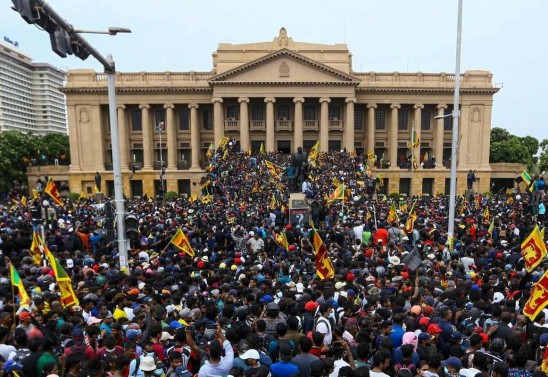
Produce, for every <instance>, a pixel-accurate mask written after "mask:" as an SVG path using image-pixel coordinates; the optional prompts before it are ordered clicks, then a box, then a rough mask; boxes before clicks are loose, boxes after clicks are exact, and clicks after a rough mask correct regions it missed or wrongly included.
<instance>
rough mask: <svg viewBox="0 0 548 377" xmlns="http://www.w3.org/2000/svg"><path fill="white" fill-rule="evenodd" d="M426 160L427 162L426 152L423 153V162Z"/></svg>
mask: <svg viewBox="0 0 548 377" xmlns="http://www.w3.org/2000/svg"><path fill="white" fill-rule="evenodd" d="M427 160H428V152H424V157H423V161H427Z"/></svg>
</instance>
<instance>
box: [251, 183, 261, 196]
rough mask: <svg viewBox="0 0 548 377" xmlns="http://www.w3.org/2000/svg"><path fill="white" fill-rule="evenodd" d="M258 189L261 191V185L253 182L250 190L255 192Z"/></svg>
mask: <svg viewBox="0 0 548 377" xmlns="http://www.w3.org/2000/svg"><path fill="white" fill-rule="evenodd" d="M259 191H261V185H259V182H255V184H254V185H253V188H252V189H251V192H252V193H255V192H259Z"/></svg>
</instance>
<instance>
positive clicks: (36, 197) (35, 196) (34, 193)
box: [32, 189, 40, 200]
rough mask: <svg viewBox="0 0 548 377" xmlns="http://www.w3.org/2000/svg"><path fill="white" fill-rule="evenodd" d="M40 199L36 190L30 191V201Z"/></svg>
mask: <svg viewBox="0 0 548 377" xmlns="http://www.w3.org/2000/svg"><path fill="white" fill-rule="evenodd" d="M39 197H40V194H39V193H38V190H36V189H32V199H33V200H34V199H38V198H39Z"/></svg>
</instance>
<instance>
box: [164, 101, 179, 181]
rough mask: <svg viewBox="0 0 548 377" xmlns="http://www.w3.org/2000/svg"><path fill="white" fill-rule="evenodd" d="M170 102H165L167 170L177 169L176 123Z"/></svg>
mask: <svg viewBox="0 0 548 377" xmlns="http://www.w3.org/2000/svg"><path fill="white" fill-rule="evenodd" d="M174 108H175V106H174V105H173V104H172V103H166V104H165V105H164V109H166V133H167V170H177V149H178V148H177V125H176V124H175V117H174V114H173V109H174Z"/></svg>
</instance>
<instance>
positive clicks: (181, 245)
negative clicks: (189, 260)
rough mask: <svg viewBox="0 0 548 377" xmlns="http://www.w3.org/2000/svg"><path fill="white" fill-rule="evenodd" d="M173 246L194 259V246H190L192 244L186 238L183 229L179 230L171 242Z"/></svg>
mask: <svg viewBox="0 0 548 377" xmlns="http://www.w3.org/2000/svg"><path fill="white" fill-rule="evenodd" d="M169 242H170V243H171V244H172V245H173V246H175V247H176V248H177V249H179V250H181V251H184V252H185V253H186V254H188V255H190V256H191V257H194V254H195V253H194V250H193V249H192V246H190V243H189V242H188V238H186V236H185V234H184V233H183V231H182V230H181V229H177V232H175V235H174V236H173V238H172V239H171V241H169Z"/></svg>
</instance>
